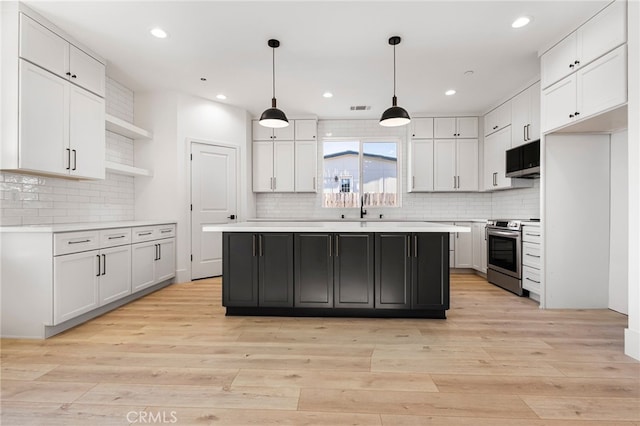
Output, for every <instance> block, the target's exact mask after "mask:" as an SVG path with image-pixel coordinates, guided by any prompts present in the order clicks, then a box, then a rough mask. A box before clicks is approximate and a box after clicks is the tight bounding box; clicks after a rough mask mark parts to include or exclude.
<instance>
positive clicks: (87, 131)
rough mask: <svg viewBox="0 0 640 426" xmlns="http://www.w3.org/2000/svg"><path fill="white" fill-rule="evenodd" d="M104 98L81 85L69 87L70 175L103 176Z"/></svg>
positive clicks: (97, 177) (101, 177) (95, 177)
mask: <svg viewBox="0 0 640 426" xmlns="http://www.w3.org/2000/svg"><path fill="white" fill-rule="evenodd" d="M104 110H105V105H104V99H103V98H101V97H98V96H96V95H94V94H93V93H90V92H87V91H86V90H83V89H81V88H79V87H75V86H70V87H69V149H70V150H71V154H70V158H71V162H70V167H69V174H70V175H71V176H77V177H89V178H94V179H104V177H105V164H104V162H105V155H106V154H105V151H106V150H105V144H106V142H105V131H104Z"/></svg>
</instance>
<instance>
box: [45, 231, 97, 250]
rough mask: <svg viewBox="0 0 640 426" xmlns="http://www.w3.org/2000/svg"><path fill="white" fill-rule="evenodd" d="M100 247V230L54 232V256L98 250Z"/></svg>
mask: <svg viewBox="0 0 640 426" xmlns="http://www.w3.org/2000/svg"><path fill="white" fill-rule="evenodd" d="M99 248H100V232H99V231H78V232H60V233H56V234H53V255H54V256H60V255H62V254H69V253H79V252H82V251H89V250H97V249H99Z"/></svg>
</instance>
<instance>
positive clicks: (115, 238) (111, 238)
mask: <svg viewBox="0 0 640 426" xmlns="http://www.w3.org/2000/svg"><path fill="white" fill-rule="evenodd" d="M124 237H125V236H124V235H118V236H117V237H109V239H110V240H117V239H118V238H124Z"/></svg>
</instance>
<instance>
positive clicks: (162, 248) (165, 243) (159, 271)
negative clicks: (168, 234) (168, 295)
mask: <svg viewBox="0 0 640 426" xmlns="http://www.w3.org/2000/svg"><path fill="white" fill-rule="evenodd" d="M175 276H176V239H175V238H167V239H164V240H160V241H158V260H156V282H162V281H165V280H168V279H169V278H173V277H175Z"/></svg>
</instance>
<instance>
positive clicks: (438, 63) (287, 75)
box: [26, 0, 608, 118]
mask: <svg viewBox="0 0 640 426" xmlns="http://www.w3.org/2000/svg"><path fill="white" fill-rule="evenodd" d="M26 3H27V4H28V5H29V6H30V7H31V8H33V9H34V10H36V11H37V12H39V13H41V14H42V15H44V16H45V17H47V18H48V19H50V20H51V21H52V22H53V23H54V24H56V25H58V26H59V27H61V28H62V29H63V30H65V31H67V32H68V33H69V34H70V35H71V36H73V37H75V38H77V39H78V40H80V41H81V42H83V43H84V44H85V45H87V46H88V47H89V48H91V49H93V50H94V51H95V52H96V53H98V54H99V55H102V56H103V57H104V58H105V59H106V60H107V61H108V67H107V74H108V75H109V76H110V77H112V78H114V79H116V80H117V81H119V82H121V83H123V84H124V85H126V86H127V87H130V88H131V89H133V90H134V91H136V92H139V91H146V90H159V89H163V90H164V89H169V90H177V91H182V92H187V93H190V94H193V95H197V96H202V97H204V98H208V99H212V100H216V99H215V96H216V95H217V94H218V93H224V94H225V95H226V96H227V97H228V98H227V100H225V101H217V100H216V101H217V102H223V103H227V104H230V105H235V106H238V107H241V108H244V109H246V110H248V111H249V112H250V113H251V114H252V115H254V116H258V115H260V113H261V112H262V111H263V110H264V109H266V108H268V107H269V106H270V100H271V49H270V48H269V47H268V46H267V40H268V39H269V38H277V39H279V40H280V42H281V46H280V48H278V49H276V97H277V99H278V107H280V108H281V109H282V110H284V111H285V112H286V113H287V115H288V116H291V117H295V116H299V115H308V114H314V115H317V116H318V117H320V118H377V117H379V116H380V114H381V113H382V111H384V110H385V109H386V108H388V107H389V106H390V105H391V96H392V94H393V93H392V92H393V48H392V47H391V46H390V45H389V44H388V42H387V40H388V38H389V37H390V36H392V35H399V36H401V37H402V43H400V44H399V45H398V46H397V47H396V55H397V95H398V104H399V105H400V106H402V107H404V108H406V109H407V110H408V111H409V112H410V113H417V112H427V113H429V112H430V113H447V114H456V113H458V114H460V113H484V112H486V111H487V110H488V109H489V108H491V107H493V106H495V105H496V104H497V103H498V102H499V101H501V100H503V99H505V98H506V97H508V96H509V95H512V94H513V93H514V92H515V91H516V90H518V89H521V88H523V85H524V84H525V83H527V82H529V81H531V80H532V79H533V78H535V77H536V76H537V75H539V60H538V50H539V49H542V48H546V47H549V46H550V43H552V42H554V41H557V40H559V38H561V37H563V36H565V35H566V34H568V32H570V31H571V30H573V29H574V28H575V27H576V26H577V25H579V24H580V23H582V22H583V21H585V20H586V19H587V18H588V17H590V16H591V15H593V14H594V13H595V12H596V11H598V10H600V9H601V8H602V7H604V5H605V4H607V3H608V1H597V0H586V1H551V0H549V1H541V0H538V1H479V0H476V1H409V2H404V1H373V2H372V1H349V2H347V1H323V2H318V1H283V2H272V1H254V2H245V1H200V2H190V1H162V2H161V1H141V2H131V1H71V2H57V1H44V2H36V1H26ZM521 15H528V16H531V17H533V22H532V23H531V24H529V25H528V26H527V27H524V28H521V29H517V30H516V29H512V28H511V22H512V21H513V20H514V19H515V18H516V17H518V16H521ZM155 26H160V27H162V28H164V29H165V30H166V31H167V32H168V33H169V37H168V38H167V39H164V40H160V39H156V38H154V37H152V36H151V35H150V34H149V29H151V28H153V27H155ZM467 70H473V71H474V74H473V75H472V76H471V77H467V76H465V75H464V72H465V71H467ZM201 77H206V78H207V81H206V82H202V81H201V80H200V78H201ZM450 88H453V89H455V90H457V92H458V93H457V94H456V95H454V96H445V95H444V92H445V90H447V89H450ZM325 91H331V92H332V93H333V94H334V97H333V98H331V99H325V98H323V97H322V93H323V92H325ZM351 105H368V106H371V110H369V111H356V112H354V111H351V110H350V106H351Z"/></svg>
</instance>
